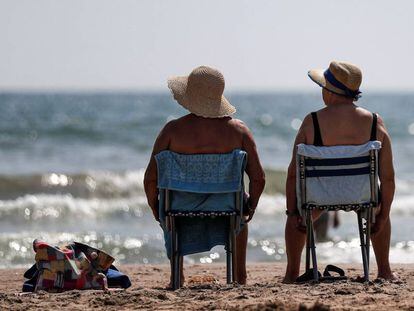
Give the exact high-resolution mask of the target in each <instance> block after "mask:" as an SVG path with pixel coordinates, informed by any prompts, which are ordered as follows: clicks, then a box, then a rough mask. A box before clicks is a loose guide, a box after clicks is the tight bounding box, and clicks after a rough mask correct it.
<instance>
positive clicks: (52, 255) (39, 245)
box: [23, 240, 131, 292]
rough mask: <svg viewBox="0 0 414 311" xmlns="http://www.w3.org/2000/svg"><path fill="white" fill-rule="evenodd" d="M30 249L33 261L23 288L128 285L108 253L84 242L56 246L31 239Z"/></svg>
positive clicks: (86, 287) (46, 289) (51, 288)
mask: <svg viewBox="0 0 414 311" xmlns="http://www.w3.org/2000/svg"><path fill="white" fill-rule="evenodd" d="M33 249H34V251H35V252H36V256H35V260H36V264H35V265H34V266H33V267H32V268H30V269H29V270H28V271H26V273H25V277H26V278H28V279H29V280H28V281H26V282H25V283H24V285H23V291H24V292H33V291H38V290H45V291H55V292H59V291H65V290H72V289H106V288H108V287H121V288H127V287H129V286H131V282H130V281H129V278H128V276H126V275H123V274H122V273H120V272H119V271H118V270H117V269H116V268H115V267H114V266H112V263H113V262H114V260H115V259H114V258H113V257H112V256H110V255H108V254H107V253H105V252H103V251H101V250H99V249H96V248H94V247H92V246H89V245H87V244H83V243H79V242H73V243H71V244H68V245H65V246H63V247H57V246H53V245H50V244H48V243H46V242H43V241H39V240H35V241H34V242H33ZM109 279H111V280H109Z"/></svg>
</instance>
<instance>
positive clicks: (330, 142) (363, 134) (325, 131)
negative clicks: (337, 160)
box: [304, 104, 384, 146]
mask: <svg viewBox="0 0 414 311" xmlns="http://www.w3.org/2000/svg"><path fill="white" fill-rule="evenodd" d="M317 118H318V121H319V126H320V131H321V136H322V140H323V144H324V145H325V146H335V145H360V144H364V143H366V142H367V141H369V140H370V136H371V127H372V122H373V116H372V113H371V112H369V111H368V110H366V109H363V108H361V107H358V106H356V105H353V104H344V105H332V106H327V107H325V108H323V109H321V110H319V111H318V112H317ZM309 121H310V120H308V122H306V124H305V128H304V130H305V131H304V132H305V133H304V134H305V136H306V143H307V144H314V134H315V131H314V125H313V122H312V121H310V122H309ZM376 136H377V139H378V140H380V141H382V140H383V138H384V135H383V132H382V131H381V128H380V129H379V130H377V135H376Z"/></svg>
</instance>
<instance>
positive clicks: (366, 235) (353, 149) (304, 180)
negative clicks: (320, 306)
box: [296, 141, 381, 281]
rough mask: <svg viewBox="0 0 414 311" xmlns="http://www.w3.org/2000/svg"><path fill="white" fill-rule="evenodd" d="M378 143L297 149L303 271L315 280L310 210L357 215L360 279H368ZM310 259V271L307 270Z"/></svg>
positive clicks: (373, 219) (315, 263) (379, 143)
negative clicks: (304, 224)
mask: <svg viewBox="0 0 414 311" xmlns="http://www.w3.org/2000/svg"><path fill="white" fill-rule="evenodd" d="M380 149H381V142H379V141H369V142H368V143H366V144H363V145H357V146H331V147H320V146H314V145H305V144H299V145H298V146H297V159H296V161H297V162H296V163H297V184H296V189H297V191H296V193H297V202H298V205H297V206H298V210H299V212H300V214H301V215H302V216H303V219H304V221H305V223H306V228H307V233H306V272H309V271H310V269H312V270H311V271H312V274H313V281H318V278H319V277H318V267H317V260H316V250H315V238H314V231H313V222H312V211H313V210H326V211H333V210H344V211H355V212H356V213H357V216H358V227H359V236H360V241H361V252H362V262H363V266H364V279H365V281H368V280H369V250H370V234H371V223H372V222H374V221H375V213H374V210H373V209H374V208H376V207H377V206H378V204H379V202H378V152H379V150H380ZM311 260H312V268H311Z"/></svg>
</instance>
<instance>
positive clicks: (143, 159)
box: [0, 92, 414, 267]
mask: <svg viewBox="0 0 414 311" xmlns="http://www.w3.org/2000/svg"><path fill="white" fill-rule="evenodd" d="M228 98H229V100H230V101H231V103H232V104H233V105H235V106H236V108H237V113H236V115H235V117H236V118H240V119H242V120H243V121H245V123H246V124H247V125H248V126H249V128H250V129H251V130H252V132H253V134H254V137H255V139H256V142H257V146H258V150H259V154H260V157H261V160H262V163H263V165H264V167H265V168H266V176H267V187H266V192H265V194H264V195H263V196H262V198H261V200H260V203H259V206H258V209H257V213H256V215H255V217H254V219H253V221H252V222H251V223H250V226H249V241H248V255H247V258H248V260H249V261H285V260H286V254H285V247H284V236H283V234H284V223H285V220H286V216H285V214H284V211H285V196H284V183H285V176H286V174H285V171H286V167H287V165H288V164H289V161H290V157H291V153H292V148H293V141H294V138H295V135H296V133H297V130H298V128H299V126H300V124H301V121H302V120H303V118H304V117H305V116H306V115H307V114H308V113H309V112H310V111H314V110H317V109H320V108H321V107H322V101H321V97H320V94H317V93H309V94H308V93H234V94H229V95H228ZM358 104H359V105H361V106H362V107H366V108H367V109H369V110H371V111H375V112H378V113H379V114H380V115H381V116H382V118H383V119H384V120H385V123H386V125H387V128H388V130H389V132H390V135H391V137H392V144H393V150H394V164H395V168H396V177H397V193H396V196H395V201H394V204H393V207H392V212H391V219H392V227H393V229H392V230H393V233H392V241H391V253H390V257H391V261H392V262H400V263H402V262H404V263H407V262H414V236H413V234H412V228H413V222H414V170H413V157H414V144H413V142H414V94H369V95H366V96H365V94H364V96H363V97H362V98H361V100H360V101H359V102H358ZM186 113H187V111H186V110H184V109H183V108H182V107H181V106H179V105H178V104H177V103H176V102H174V100H173V99H172V97H171V95H170V94H169V93H168V92H160V93H151V94H150V93H148V94H144V93H121V94H117V93H82V94H74V93H60V94H54V93H4V92H3V93H0V267H19V266H28V265H29V264H30V263H33V261H34V253H33V250H32V246H31V245H32V241H33V240H34V239H35V238H42V239H44V240H46V241H48V242H51V243H56V244H62V243H63V244H64V243H65V242H67V241H72V240H77V241H82V242H85V243H89V244H91V245H95V246H97V247H99V248H102V249H104V250H106V251H108V252H109V253H111V254H112V255H114V256H115V257H116V259H117V261H118V262H119V263H141V264H147V263H166V262H167V258H166V254H165V249H164V243H163V239H162V231H161V228H160V227H159V225H158V224H157V223H156V222H155V220H153V218H152V213H151V212H150V209H149V207H148V205H147V202H146V198H145V194H144V191H143V176H144V170H145V167H146V165H147V163H148V160H149V157H150V154H151V149H152V146H153V143H154V140H155V138H156V136H157V134H158V132H159V131H160V129H161V128H162V127H163V126H164V124H165V123H166V122H168V121H170V120H172V119H175V118H178V117H180V116H183V115H185V114H186ZM366 135H368V134H366ZM340 217H341V226H340V227H339V228H337V229H330V231H329V236H330V239H329V241H328V242H324V243H319V244H318V256H319V257H320V260H322V261H327V262H331V263H335V262H361V258H360V257H361V255H360V248H359V239H358V231H357V224H356V216H355V214H354V213H340ZM186 261H187V262H193V263H194V262H198V263H212V262H216V261H224V251H223V247H216V248H214V249H213V250H212V251H210V252H206V253H202V254H198V255H192V256H188V257H187V258H186Z"/></svg>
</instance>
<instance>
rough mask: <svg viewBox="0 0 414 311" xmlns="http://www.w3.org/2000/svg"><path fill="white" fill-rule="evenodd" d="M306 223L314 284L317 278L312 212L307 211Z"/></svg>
mask: <svg viewBox="0 0 414 311" xmlns="http://www.w3.org/2000/svg"><path fill="white" fill-rule="evenodd" d="M308 223H309V237H310V241H309V244H310V251H311V254H312V271H313V280H314V281H315V282H318V281H319V276H318V263H317V260H316V245H315V234H314V232H313V221H312V211H308Z"/></svg>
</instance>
